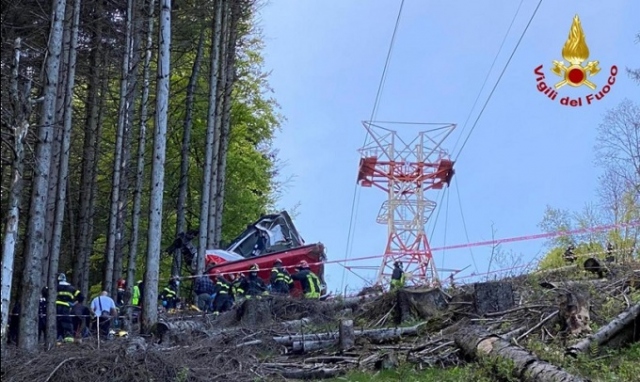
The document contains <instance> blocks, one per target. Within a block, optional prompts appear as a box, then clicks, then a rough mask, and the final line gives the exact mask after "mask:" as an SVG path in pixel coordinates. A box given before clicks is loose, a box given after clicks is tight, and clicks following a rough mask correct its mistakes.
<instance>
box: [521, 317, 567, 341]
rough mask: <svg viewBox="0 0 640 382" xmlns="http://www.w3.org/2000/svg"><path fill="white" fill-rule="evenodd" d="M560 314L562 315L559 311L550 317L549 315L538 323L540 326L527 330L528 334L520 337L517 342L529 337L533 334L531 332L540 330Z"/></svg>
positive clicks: (525, 333)
mask: <svg viewBox="0 0 640 382" xmlns="http://www.w3.org/2000/svg"><path fill="white" fill-rule="evenodd" d="M558 313H560V311H559V310H556V311H555V312H553V313H551V314H550V315H548V316H547V317H545V318H544V319H543V320H541V321H540V322H538V324H537V325H536V326H534V327H532V328H531V329H529V330H527V331H526V332H524V333H523V334H522V335H521V336H520V337H518V338H517V339H516V341H520V340H521V339H523V338H525V337H526V336H528V335H529V334H531V332H533V331H534V330H536V329H538V328H539V327H541V326H542V325H544V324H545V323H546V322H547V321H549V320H550V319H552V318H553V317H555V316H557V315H558Z"/></svg>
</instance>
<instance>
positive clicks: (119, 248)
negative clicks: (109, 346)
mask: <svg viewBox="0 0 640 382" xmlns="http://www.w3.org/2000/svg"><path fill="white" fill-rule="evenodd" d="M134 3H136V4H134V7H133V10H134V15H133V17H132V19H133V21H132V28H133V31H132V33H133V35H132V37H131V40H132V41H131V43H132V46H131V48H130V58H129V60H130V61H129V63H130V70H129V74H128V75H129V81H128V85H129V90H128V91H127V117H126V123H125V125H124V126H125V128H124V134H123V140H122V167H121V170H120V171H121V172H120V176H121V179H120V200H119V202H118V227H117V238H116V251H115V257H114V272H113V280H112V283H113V287H112V291H111V293H112V294H113V295H114V296H115V293H116V286H117V281H118V279H119V278H120V277H122V276H123V272H124V269H123V263H124V248H125V244H126V241H127V240H126V237H127V235H126V230H125V227H126V224H125V222H126V221H127V220H128V212H129V209H128V208H127V206H128V203H129V179H130V177H131V164H130V162H131V134H132V126H133V121H134V117H135V107H134V105H135V103H136V99H137V97H138V64H139V63H140V55H139V52H140V33H139V29H140V22H139V21H138V19H139V17H138V12H137V9H138V7H137V6H136V5H137V2H135V0H134ZM129 249H131V248H129Z"/></svg>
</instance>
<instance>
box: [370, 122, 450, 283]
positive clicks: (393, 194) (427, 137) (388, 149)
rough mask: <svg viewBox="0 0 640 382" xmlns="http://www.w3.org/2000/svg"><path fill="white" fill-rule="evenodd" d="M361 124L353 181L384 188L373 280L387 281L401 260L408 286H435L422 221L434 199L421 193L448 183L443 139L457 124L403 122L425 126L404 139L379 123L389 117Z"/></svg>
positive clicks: (428, 215) (435, 272)
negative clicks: (383, 233)
mask: <svg viewBox="0 0 640 382" xmlns="http://www.w3.org/2000/svg"><path fill="white" fill-rule="evenodd" d="M362 123H363V125H364V127H365V129H366V130H367V140H366V142H365V144H364V146H363V147H362V148H361V149H360V150H358V151H359V152H360V155H361V158H360V166H359V171H358V184H359V185H360V186H363V187H372V186H375V187H377V188H379V189H381V190H383V191H385V192H386V193H387V200H386V201H385V202H384V203H383V204H382V207H381V208H380V212H379V213H378V217H377V222H378V223H381V224H386V225H387V228H388V237H387V246H386V249H385V251H384V256H383V259H382V264H381V265H380V268H379V270H378V275H377V280H376V281H377V282H376V283H377V284H379V285H384V286H386V285H389V283H390V280H391V273H392V271H393V264H394V263H395V262H396V261H401V262H402V263H403V268H404V271H405V272H406V274H407V276H408V277H407V283H408V284H409V285H411V284H413V285H435V284H436V283H438V282H439V281H438V273H437V269H436V264H435V262H434V260H433V256H432V253H431V247H430V246H429V239H428V238H427V234H426V232H425V225H426V224H427V221H428V220H429V218H430V217H431V215H432V213H433V211H434V209H435V207H436V203H435V202H434V201H432V200H429V199H427V198H426V197H425V193H426V192H427V191H430V190H439V189H442V188H443V187H444V186H445V185H447V187H448V186H449V183H450V182H451V179H452V177H453V174H454V170H453V164H454V162H453V161H452V160H451V158H450V156H449V154H448V152H447V151H446V150H444V149H443V148H442V143H443V142H444V141H445V140H446V139H447V137H448V136H449V135H450V134H451V133H452V132H453V130H454V129H455V127H456V125H455V124H420V123H402V125H401V126H402V127H403V128H405V129H406V128H408V127H410V126H407V125H414V126H422V127H424V126H427V125H428V126H429V127H430V129H429V130H426V131H419V132H418V134H417V135H416V136H414V137H413V140H411V141H405V140H403V139H402V137H401V136H400V135H399V134H398V133H397V132H396V131H395V130H392V129H390V128H387V127H383V126H384V125H387V124H389V125H391V124H392V123H391V122H386V123H383V122H369V121H363V122H362ZM399 124H400V123H394V125H399Z"/></svg>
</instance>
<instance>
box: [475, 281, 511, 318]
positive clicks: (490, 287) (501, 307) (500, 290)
mask: <svg viewBox="0 0 640 382" xmlns="http://www.w3.org/2000/svg"><path fill="white" fill-rule="evenodd" d="M473 297H474V306H475V309H476V313H478V314H479V315H481V316H482V315H484V314H487V313H495V312H503V311H505V310H509V309H511V308H513V307H514V306H515V303H514V298H513V286H512V285H511V283H509V282H504V281H492V282H486V283H476V284H474V293H473Z"/></svg>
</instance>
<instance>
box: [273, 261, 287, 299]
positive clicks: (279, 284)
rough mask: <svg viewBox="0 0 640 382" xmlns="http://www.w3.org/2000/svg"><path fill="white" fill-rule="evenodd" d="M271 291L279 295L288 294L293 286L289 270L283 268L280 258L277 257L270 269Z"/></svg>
mask: <svg viewBox="0 0 640 382" xmlns="http://www.w3.org/2000/svg"><path fill="white" fill-rule="evenodd" d="M270 282H271V292H272V293H275V294H281V295H289V291H290V290H291V289H292V288H293V279H292V278H291V275H290V274H289V272H288V271H287V270H286V269H284V266H283V264H282V260H280V259H277V260H276V261H275V262H274V263H273V268H272V269H271V280H270Z"/></svg>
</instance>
